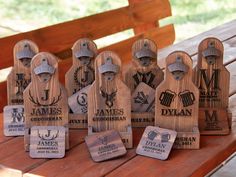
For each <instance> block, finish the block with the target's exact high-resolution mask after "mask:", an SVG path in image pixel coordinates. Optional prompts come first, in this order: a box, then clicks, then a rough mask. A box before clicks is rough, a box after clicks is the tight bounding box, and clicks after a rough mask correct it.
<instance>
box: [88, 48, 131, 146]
mask: <svg viewBox="0 0 236 177" xmlns="http://www.w3.org/2000/svg"><path fill="white" fill-rule="evenodd" d="M120 69H121V61H120V58H119V57H118V56H117V55H116V54H115V53H113V52H110V51H105V52H102V53H100V54H99V55H98V56H97V58H96V60H95V81H94V83H93V84H92V85H91V87H90V89H89V91H88V129H89V134H92V133H96V132H101V131H106V130H111V129H115V130H117V131H119V133H120V135H121V137H122V140H123V142H124V143H125V146H126V147H128V148H131V147H132V130H131V94H130V89H129V88H128V87H127V86H126V85H125V84H124V83H123V82H122V80H121V71H120Z"/></svg>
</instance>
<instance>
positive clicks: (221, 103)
mask: <svg viewBox="0 0 236 177" xmlns="http://www.w3.org/2000/svg"><path fill="white" fill-rule="evenodd" d="M223 52H224V49H223V44H222V42H221V41H220V40H218V39H216V38H206V39H205V40H203V41H202V42H201V43H200V45H199V47H198V61H197V66H196V67H195V69H194V71H195V73H194V77H193V79H194V82H195V84H196V85H197V87H198V88H199V91H200V98H199V107H200V109H199V128H200V132H201V134H204V135H224V134H228V133H229V127H230V124H231V123H230V122H231V116H230V114H229V113H228V110H227V108H228V101H229V99H228V98H229V81H230V73H229V71H228V70H227V69H226V68H225V66H224V65H223Z"/></svg>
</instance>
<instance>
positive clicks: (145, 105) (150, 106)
mask: <svg viewBox="0 0 236 177" xmlns="http://www.w3.org/2000/svg"><path fill="white" fill-rule="evenodd" d="M154 103H155V89H153V88H152V87H150V86H148V85H147V84H145V83H143V82H141V83H140V84H139V85H138V86H137V87H136V89H135V91H134V92H133V94H132V102H131V110H132V112H153V111H154V107H155V105H154Z"/></svg>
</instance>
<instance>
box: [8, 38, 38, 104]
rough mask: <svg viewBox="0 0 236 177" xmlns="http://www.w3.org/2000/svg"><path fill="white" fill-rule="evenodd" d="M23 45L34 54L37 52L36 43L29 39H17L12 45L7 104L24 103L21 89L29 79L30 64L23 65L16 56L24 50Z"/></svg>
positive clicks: (22, 89) (26, 84)
mask: <svg viewBox="0 0 236 177" xmlns="http://www.w3.org/2000/svg"><path fill="white" fill-rule="evenodd" d="M25 46H28V47H29V48H30V50H32V51H33V52H34V53H35V54H36V53H38V47H37V45H36V44H35V43H34V42H33V41H30V40H22V41H19V42H17V43H16V45H15V46H14V50H13V54H14V65H13V68H12V70H11V72H10V73H9V75H8V77H7V99H8V105H19V104H21V105H22V104H23V103H24V102H23V91H24V89H25V88H26V87H27V86H28V84H29V83H30V81H31V77H30V66H25V65H24V64H23V62H22V61H21V60H20V59H18V58H17V55H19V53H20V52H23V51H24V49H25ZM28 62H30V61H28Z"/></svg>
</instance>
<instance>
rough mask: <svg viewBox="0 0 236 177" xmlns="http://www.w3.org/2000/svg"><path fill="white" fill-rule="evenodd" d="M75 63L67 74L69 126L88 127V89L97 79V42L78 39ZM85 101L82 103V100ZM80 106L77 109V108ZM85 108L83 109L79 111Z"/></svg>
mask: <svg viewBox="0 0 236 177" xmlns="http://www.w3.org/2000/svg"><path fill="white" fill-rule="evenodd" d="M72 56H73V64H72V66H71V68H70V69H69V71H68V72H67V73H66V75H65V85H66V89H67V92H68V96H69V100H68V103H69V107H70V109H71V111H70V113H69V127H70V128H87V127H88V124H87V109H86V111H84V110H85V106H87V91H88V89H89V87H90V85H91V84H92V83H93V81H94V79H95V73H94V60H95V57H96V56H97V46H96V44H95V43H94V42H93V41H92V40H90V39H87V38H82V39H79V40H78V41H76V42H75V43H74V45H73V47H72ZM81 96H82V99H83V100H84V101H83V100H82V101H83V103H82V104H80V103H81V102H80V100H81ZM76 107H78V108H77V109H75V108H76ZM78 110H83V111H78Z"/></svg>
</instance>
